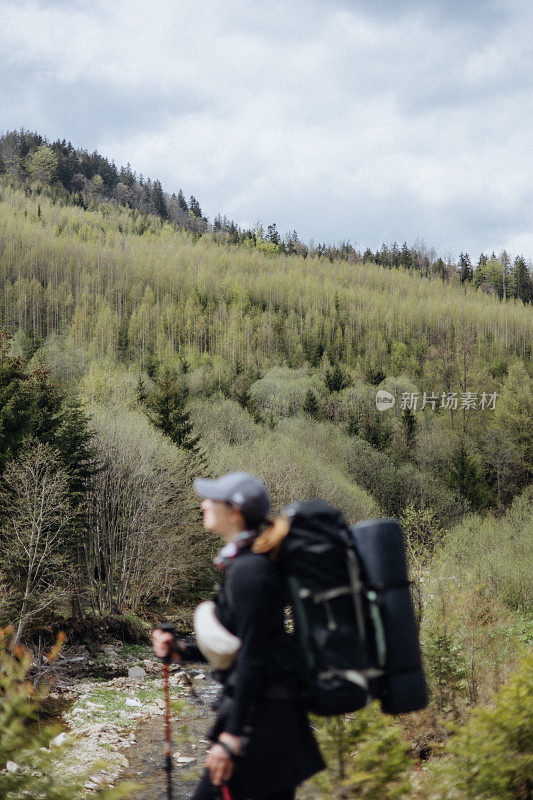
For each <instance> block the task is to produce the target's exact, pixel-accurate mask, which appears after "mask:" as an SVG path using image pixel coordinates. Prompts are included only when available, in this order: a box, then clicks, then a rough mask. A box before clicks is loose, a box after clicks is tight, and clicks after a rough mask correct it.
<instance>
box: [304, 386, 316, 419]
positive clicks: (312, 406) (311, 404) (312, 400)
mask: <svg viewBox="0 0 533 800" xmlns="http://www.w3.org/2000/svg"><path fill="white" fill-rule="evenodd" d="M302 411H303V412H304V414H309V416H310V417H313V419H318V418H319V416H320V406H319V405H318V400H317V399H316V395H315V393H314V392H313V390H312V389H308V390H307V392H306V395H305V397H304V402H303V406H302Z"/></svg>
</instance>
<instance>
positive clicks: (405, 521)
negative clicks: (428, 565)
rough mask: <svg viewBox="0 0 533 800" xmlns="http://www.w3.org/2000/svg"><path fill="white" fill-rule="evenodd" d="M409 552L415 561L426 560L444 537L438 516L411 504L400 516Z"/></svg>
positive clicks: (427, 509)
mask: <svg viewBox="0 0 533 800" xmlns="http://www.w3.org/2000/svg"><path fill="white" fill-rule="evenodd" d="M400 524H401V526H402V528H403V532H404V536H405V541H406V544H407V552H408V553H409V554H410V555H411V556H412V557H413V558H415V559H419V558H424V557H427V556H428V555H430V554H431V553H432V552H433V549H434V547H435V545H436V544H437V543H438V542H439V540H440V539H441V537H442V531H441V528H440V525H439V523H438V520H437V517H436V514H435V512H434V511H432V509H430V508H424V507H419V508H417V507H416V506H415V505H414V504H413V503H410V504H409V505H408V506H407V507H406V508H405V509H404V511H403V514H402V515H401V516H400Z"/></svg>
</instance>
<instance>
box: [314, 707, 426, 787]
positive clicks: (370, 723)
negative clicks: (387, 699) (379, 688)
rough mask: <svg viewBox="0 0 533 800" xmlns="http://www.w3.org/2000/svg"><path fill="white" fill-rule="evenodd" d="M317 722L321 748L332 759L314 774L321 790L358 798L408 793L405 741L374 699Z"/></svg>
mask: <svg viewBox="0 0 533 800" xmlns="http://www.w3.org/2000/svg"><path fill="white" fill-rule="evenodd" d="M316 724H317V726H318V739H319V742H320V745H321V749H322V750H323V752H324V754H325V756H326V758H328V760H329V761H330V763H335V768H332V767H330V769H329V770H328V771H327V773H325V774H323V775H321V776H319V777H318V778H317V779H315V780H316V782H317V783H318V785H319V786H320V787H321V789H322V790H323V792H324V793H328V794H334V795H337V796H340V797H343V798H345V797H349V798H360V799H361V800H397V798H400V797H404V796H405V795H406V794H407V792H408V791H409V789H410V780H409V774H408V773H409V768H410V767H411V765H412V761H411V759H410V758H409V755H408V746H407V744H406V743H405V742H404V741H402V736H401V728H400V726H399V725H397V724H396V723H395V722H393V720H392V718H391V717H389V716H388V715H386V714H382V713H381V711H380V710H379V706H378V704H377V703H373V704H372V705H370V706H368V707H367V708H364V709H361V711H358V712H356V713H355V714H349V715H345V716H344V717H333V718H331V719H327V720H316ZM341 787H342V788H341Z"/></svg>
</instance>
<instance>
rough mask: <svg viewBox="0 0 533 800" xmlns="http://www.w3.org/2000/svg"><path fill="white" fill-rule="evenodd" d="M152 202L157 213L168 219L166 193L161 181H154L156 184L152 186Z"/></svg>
mask: <svg viewBox="0 0 533 800" xmlns="http://www.w3.org/2000/svg"><path fill="white" fill-rule="evenodd" d="M152 203H153V206H154V210H155V213H156V214H158V215H159V216H160V217H163V219H166V218H167V216H168V210H167V204H166V200H165V195H164V194H163V189H162V188H161V181H154V185H153V186H152Z"/></svg>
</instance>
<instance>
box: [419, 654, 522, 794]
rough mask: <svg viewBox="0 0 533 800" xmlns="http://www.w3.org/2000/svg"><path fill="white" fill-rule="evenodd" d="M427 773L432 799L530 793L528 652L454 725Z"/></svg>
mask: <svg viewBox="0 0 533 800" xmlns="http://www.w3.org/2000/svg"><path fill="white" fill-rule="evenodd" d="M445 755H447V756H448V758H445V759H439V761H438V762H437V763H435V764H434V765H433V767H432V770H431V772H430V777H431V781H430V787H428V788H429V791H430V796H431V797H435V798H438V800H518V798H520V799H521V798H524V800H526V798H530V797H531V790H532V784H533V777H532V776H533V656H532V655H531V654H529V655H527V656H526V657H525V658H524V660H523V662H522V664H521V665H520V667H519V669H518V671H517V672H516V674H515V675H514V677H513V678H512V679H511V681H510V682H509V684H508V685H507V686H503V687H502V688H501V689H500V690H499V691H498V692H497V693H496V695H495V697H494V699H493V702H492V703H491V706H490V707H479V708H476V709H475V710H474V712H473V713H472V715H471V717H470V719H469V720H468V722H467V723H466V725H464V726H463V727H461V728H456V729H455V730H454V735H453V736H451V737H450V739H449V741H448V745H447V748H446V752H445Z"/></svg>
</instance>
